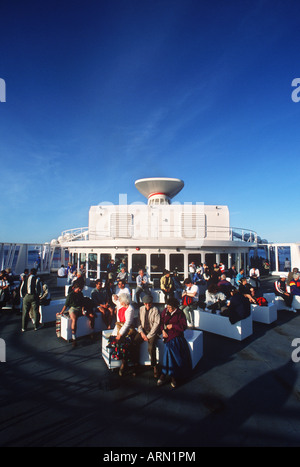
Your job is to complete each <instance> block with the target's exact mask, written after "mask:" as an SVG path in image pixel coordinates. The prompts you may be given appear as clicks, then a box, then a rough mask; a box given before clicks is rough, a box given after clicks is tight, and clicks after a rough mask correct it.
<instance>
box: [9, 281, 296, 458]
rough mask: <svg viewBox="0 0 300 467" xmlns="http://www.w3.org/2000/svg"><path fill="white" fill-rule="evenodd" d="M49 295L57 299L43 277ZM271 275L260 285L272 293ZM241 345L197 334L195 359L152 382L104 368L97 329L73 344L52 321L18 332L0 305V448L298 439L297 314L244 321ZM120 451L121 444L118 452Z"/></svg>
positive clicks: (146, 376)
mask: <svg viewBox="0 0 300 467" xmlns="http://www.w3.org/2000/svg"><path fill="white" fill-rule="evenodd" d="M48 279H49V285H50V289H51V291H52V297H53V298H61V297H62V294H63V291H62V289H60V290H58V289H56V288H55V287H54V286H53V284H54V282H55V281H53V276H52V275H51V277H48ZM273 281H274V277H273V278H272V277H267V278H264V280H263V282H262V289H263V290H264V291H272V284H273ZM253 329H254V332H253V335H252V336H250V337H248V338H247V339H245V340H244V341H242V342H238V341H234V340H231V339H228V338H225V337H221V336H217V335H214V334H210V333H206V332H204V345H203V358H202V359H201V360H200V362H199V363H198V365H197V367H196V368H195V369H194V371H193V374H192V377H191V378H190V379H189V380H188V381H186V382H185V383H184V384H182V385H181V386H179V387H177V388H176V389H172V388H171V387H170V386H169V385H165V386H162V387H157V386H156V382H155V380H154V378H153V375H152V372H151V371H150V369H149V368H147V367H146V368H145V370H144V371H143V372H142V373H141V374H140V375H139V376H138V377H136V378H134V377H133V376H131V375H125V376H124V377H122V378H120V377H119V376H118V374H117V373H115V372H113V371H110V370H108V368H107V366H106V364H105V363H104V361H103V359H102V357H101V339H100V336H98V338H96V339H95V340H92V339H91V338H90V337H87V338H82V339H80V340H79V341H78V345H77V346H76V347H72V344H70V343H68V342H66V341H64V340H62V339H58V338H57V337H56V333H55V324H49V325H45V326H44V327H42V328H41V329H39V330H38V331H37V332H34V331H33V330H31V328H30V327H29V330H28V331H27V332H26V333H22V332H21V317H20V313H16V312H15V311H14V312H12V311H5V310H4V311H1V312H0V337H1V338H2V339H4V340H5V343H6V362H5V363H2V364H1V365H0V374H1V387H0V397H1V409H0V445H1V446H2V447H24V446H28V447H50V446H55V447H102V448H104V449H105V448H107V449H110V448H113V447H118V448H126V447H136V448H141V447H144V448H156V449H160V450H163V449H166V448H172V447H173V448H178V447H182V448H183V447H184V448H186V449H188V448H189V449H190V450H193V449H196V448H199V447H204V446H242V447H246V446H268V447H270V446H299V445H300V362H299V363H294V362H293V361H292V358H291V354H292V351H293V350H294V348H293V347H292V341H293V339H295V338H300V312H298V313H293V312H288V311H279V312H278V319H277V321H276V322H275V323H273V324H271V325H266V324H260V323H253ZM124 452H126V449H124Z"/></svg>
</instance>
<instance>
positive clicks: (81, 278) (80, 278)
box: [75, 271, 85, 290]
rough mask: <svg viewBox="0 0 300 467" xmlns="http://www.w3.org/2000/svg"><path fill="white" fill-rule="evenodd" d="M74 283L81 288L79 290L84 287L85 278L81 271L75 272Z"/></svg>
mask: <svg viewBox="0 0 300 467" xmlns="http://www.w3.org/2000/svg"><path fill="white" fill-rule="evenodd" d="M75 281H76V283H77V284H78V285H79V287H80V288H81V290H83V289H84V285H85V280H84V276H83V274H82V272H81V271H77V272H76V279H75Z"/></svg>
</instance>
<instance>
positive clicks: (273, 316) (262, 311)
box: [251, 303, 277, 324]
mask: <svg viewBox="0 0 300 467" xmlns="http://www.w3.org/2000/svg"><path fill="white" fill-rule="evenodd" d="M251 313H252V319H253V321H255V322H257V323H264V324H271V323H274V321H276V320H277V307H276V305H275V304H274V303H269V304H268V306H259V305H251Z"/></svg>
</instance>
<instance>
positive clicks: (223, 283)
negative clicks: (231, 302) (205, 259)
mask: <svg viewBox="0 0 300 467" xmlns="http://www.w3.org/2000/svg"><path fill="white" fill-rule="evenodd" d="M217 286H218V288H219V291H220V292H222V293H223V294H224V295H226V298H227V299H228V298H230V292H231V290H232V285H231V283H230V282H229V281H228V280H227V279H226V275H225V274H222V275H221V278H220V281H219V282H218V284H217Z"/></svg>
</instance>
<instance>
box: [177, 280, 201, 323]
mask: <svg viewBox="0 0 300 467" xmlns="http://www.w3.org/2000/svg"><path fill="white" fill-rule="evenodd" d="M184 285H185V291H184V292H183V293H182V304H181V306H180V307H179V308H180V310H182V311H183V313H184V315H185V317H186V320H187V323H188V326H189V327H193V326H194V323H193V314H192V311H193V310H195V308H197V306H198V302H199V289H198V286H197V285H195V284H193V283H192V279H190V278H189V277H188V278H187V279H185V280H184Z"/></svg>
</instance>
